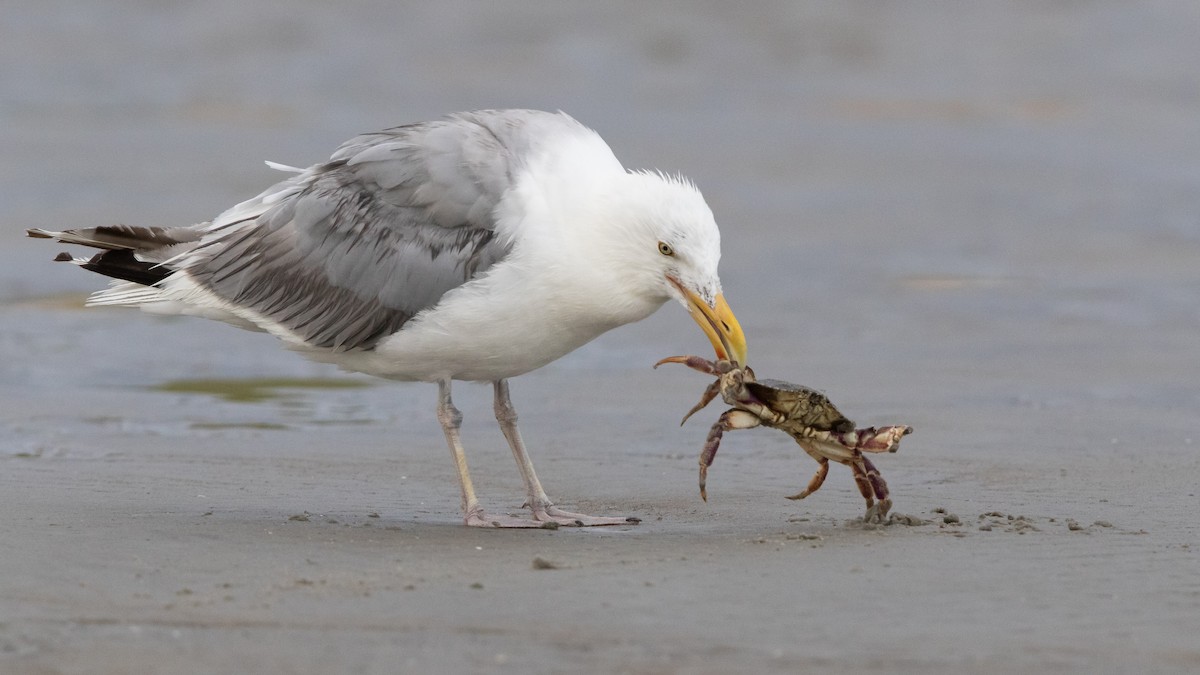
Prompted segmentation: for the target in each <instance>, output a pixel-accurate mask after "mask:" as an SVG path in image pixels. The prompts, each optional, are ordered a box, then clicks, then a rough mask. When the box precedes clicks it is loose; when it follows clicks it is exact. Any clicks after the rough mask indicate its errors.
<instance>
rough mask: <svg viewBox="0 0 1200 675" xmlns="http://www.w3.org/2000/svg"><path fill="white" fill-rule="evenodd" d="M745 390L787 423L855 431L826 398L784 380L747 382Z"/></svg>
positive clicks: (817, 428)
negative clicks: (782, 416)
mask: <svg viewBox="0 0 1200 675" xmlns="http://www.w3.org/2000/svg"><path fill="white" fill-rule="evenodd" d="M746 389H747V390H749V391H750V393H751V394H752V395H753V396H754V397H755V398H757V399H758V400H759V401H762V402H763V403H764V404H766V406H767V407H768V408H770V409H771V410H774V411H775V412H778V413H782V414H784V415H786V416H787V418H788V421H789V422H794V423H799V424H800V425H802V426H805V427H811V428H813V429H816V430H818V431H836V432H847V431H854V429H855V426H854V422H852V421H850V420H849V419H847V418H846V416H845V415H843V414H842V413H841V412H840V411H839V410H838V409H837V408H835V407H834V406H833V403H831V402H830V401H829V398H827V397H826V396H825V394H822V393H821V392H819V391H817V390H815V389H809V388H808V387H804V386H801V385H798V384H793V383H791V382H784V381H783V380H758V381H757V382H746Z"/></svg>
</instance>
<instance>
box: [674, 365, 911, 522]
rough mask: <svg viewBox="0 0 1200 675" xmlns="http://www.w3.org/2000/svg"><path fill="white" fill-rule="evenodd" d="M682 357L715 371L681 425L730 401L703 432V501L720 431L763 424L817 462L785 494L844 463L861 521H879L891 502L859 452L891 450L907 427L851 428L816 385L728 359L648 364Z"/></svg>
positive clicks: (812, 485)
mask: <svg viewBox="0 0 1200 675" xmlns="http://www.w3.org/2000/svg"><path fill="white" fill-rule="evenodd" d="M664 363H682V364H683V365H686V366H687V367H689V368H692V369H693V370H698V371H700V372H702V373H707V374H709V375H715V376H716V377H717V380H716V381H715V382H713V383H712V384H710V385H708V388H707V389H706V390H705V391H704V395H703V396H701V398H700V402H699V403H697V404H696V405H695V406H694V407H693V408H692V409H691V410H689V411H688V413H687V414H686V415H684V416H683V421H682V422H680V425H681V426H682V425H683V423H684V422H687V421H688V418H689V417H691V416H692V415H693V414H694V413H696V412H697V411H698V410H700V409H702V408H704V406H706V405H708V404H709V403H710V402H711V401H712V400H713V399H714V398H716V397H717V396H718V395H720V396H721V398H722V399H723V400H724V401H725V402H726V403H728V404H729V405H731V406H733V407H732V408H730V409H729V410H726V411H725V412H723V413H721V416H720V417H719V418H718V419H717V422H716V424H714V425H713V426H712V429H711V430H710V431H709V432H708V438H707V439H706V440H705V442H704V450H703V451H702V452H701V453H700V497H701V498H702V499H704V501H708V491H707V489H706V487H705V484H706V482H707V479H708V467H710V466H712V463H713V460H714V459H715V458H716V456H717V448H718V447H719V446H720V445H721V437H722V435H723V434H724V433H725V432H726V431H732V430H735V429H752V428H754V427H757V426H760V425H762V426H767V427H772V428H775V429H779V430H780V431H783V432H784V433H787V434H788V435H790V436H791V437H792V438H793V439H795V440H796V443H798V444H799V445H800V447H801V448H804V451H805V452H807V453H808V454H809V456H811V457H812V458H813V459H815V460H817V463H818V464H820V466H819V467H818V468H817V473H816V475H814V476H813V477H812V480H810V481H809V483H808V487H807V488H805V489H804V490H803V491H801V492H799V493H797V494H794V495H791V496H789V497H788V499H804V498H805V497H807V496H809V495H811V494H812V493H814V492H816V491H817V490H818V489H820V487H821V485H822V484H823V483H824V482H825V476H826V475H827V474H828V473H829V461H830V460H833V461H835V462H837V463H839V464H845V465H846V466H848V467H850V469H851V470H852V471H853V472H854V482H855V483H856V484H857V485H858V490H859V492H861V493H862V496H863V499H865V500H866V502H867V512H866V515H865V516H864V518H863V519H864V520H865V521H866V522H880V521H882V520H883V519H884V518H885V517H886V516H887V512H888V510H890V509H891V507H892V500H891V499H890V498H889V493H888V487H887V483H886V482H884V480H883V476H881V475H879V470H878V469H876V468H875V465H874V464H873V463H872V462H871V460H870V459H867V458H866V457H865V456H864V455H863V453H864V452H876V453H883V452H896V450H898V449H899V447H900V439H901V438H903V437H904V436H907V435H908V434H910V433H912V427H909V426H902V425H893V426H885V427H865V428H862V429H859V428H856V427H855V425H854V422H851V421H850V420H849V419H847V418H846V416H845V415H842V413H841V412H840V411H838V409H837V408H836V407H834V405H833V403H831V402H830V401H829V399H828V398H827V397H826V396H825V395H824V394H822V393H821V392H819V391H816V390H814V389H809V388H808V387H803V386H800V385H798V384H793V383H791V382H784V381H782V380H765V379H764V380H759V379H757V378H755V376H754V371H753V370H751V369H750V368H749V367H748V366H741V365H738V364H737V363H736V362H732V361H725V360H720V361H709V360H708V359H705V358H702V357H699V356H670V357H667V358H665V359H663V360H661V361H659V362H658V363H656V364H654V367H655V368H657V367H659V366H661V365H662V364H664Z"/></svg>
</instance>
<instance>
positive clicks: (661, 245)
mask: <svg viewBox="0 0 1200 675" xmlns="http://www.w3.org/2000/svg"><path fill="white" fill-rule="evenodd" d="M658 252H659V253H661V254H663V255H665V256H674V255H675V249H673V248H671V245H670V244H668V243H667V242H665V241H660V242H658Z"/></svg>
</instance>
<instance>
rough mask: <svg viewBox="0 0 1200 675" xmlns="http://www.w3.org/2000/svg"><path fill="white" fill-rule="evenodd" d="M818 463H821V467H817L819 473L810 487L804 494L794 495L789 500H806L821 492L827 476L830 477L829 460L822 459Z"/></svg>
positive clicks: (811, 481)
mask: <svg viewBox="0 0 1200 675" xmlns="http://www.w3.org/2000/svg"><path fill="white" fill-rule="evenodd" d="M817 462H818V463H820V466H819V467H817V473H816V474H814V475H813V477H812V480H810V481H809V482H808V487H806V488H804V491H803V492H800V493H798V494H794V495H792V496H790V497H788V499H804V498H805V497H807V496H809V495H811V494H812V493H814V492H816V491H817V490H820V489H821V486H822V485H824V484H825V476H827V475H829V460H828V459H826V458H824V457H821V458H820V459H818V460H817Z"/></svg>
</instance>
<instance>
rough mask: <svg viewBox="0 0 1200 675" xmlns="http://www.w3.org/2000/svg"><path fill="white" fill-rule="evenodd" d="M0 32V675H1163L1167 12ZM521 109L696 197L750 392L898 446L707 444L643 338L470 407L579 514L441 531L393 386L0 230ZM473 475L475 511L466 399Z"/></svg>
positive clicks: (479, 440)
mask: <svg viewBox="0 0 1200 675" xmlns="http://www.w3.org/2000/svg"><path fill="white" fill-rule="evenodd" d="M4 15H5V20H4V21H3V22H0V82H2V83H3V84H2V85H0V120H2V121H3V123H2V124H0V143H2V144H3V147H4V152H3V153H2V154H0V235H2V236H3V239H4V242H5V244H4V246H2V247H0V512H2V513H3V517H0V542H3V544H2V546H0V549H2V550H0V672H3V673H20V674H26V673H28V674H37V675H49V674H52V673H53V674H57V673H62V674H68V673H89V674H90V673H114V674H115V673H131V672H138V673H200V672H204V673H214V672H222V673H249V672H256V673H395V672H403V673H433V672H437V673H476V672H487V673H493V672H494V673H508V672H512V673H517V672H520V673H567V672H570V673H592V672H594V673H636V674H655V675H657V674H668V673H727V672H756V673H794V672H806V673H807V672H811V673H859V672H865V673H1005V672H1039V673H1041V672H1045V673H1074V672H1086V673H1127V672H1156V673H1158V672H1164V673H1171V672H1179V673H1185V672H1196V671H1197V670H1200V637H1197V636H1200V524H1198V523H1197V519H1196V518H1194V517H1192V516H1193V510H1194V509H1195V508H1196V507H1197V505H1198V504H1200V502H1198V500H1197V492H1198V490H1200V488H1198V487H1197V485H1198V483H1200V456H1198V454H1197V448H1198V447H1200V434H1198V433H1197V431H1196V428H1195V419H1194V418H1195V415H1196V411H1197V410H1198V409H1200V388H1198V386H1197V380H1198V376H1200V339H1198V336H1200V133H1197V130H1198V128H1200V127H1198V126H1197V120H1198V119H1200V75H1198V74H1197V71H1196V68H1195V64H1196V63H1200V42H1197V41H1196V40H1195V35H1196V31H1197V29H1198V28H1200V15H1198V14H1197V12H1196V10H1195V8H1194V7H1193V5H1192V4H1191V3H1188V2H1158V3H1149V4H1142V5H1139V6H1138V8H1136V9H1135V8H1132V7H1128V6H1127V5H1126V4H1124V3H1118V2H1095V3H1061V4H1059V3H1056V4H1051V5H1041V4H1034V5H1028V6H1026V5H1022V6H1019V7H1015V8H1014V7H1010V6H1007V5H989V6H980V5H976V6H972V7H967V6H958V5H945V4H938V3H923V2H917V3H900V2H895V3H891V2H888V3H837V4H836V5H807V4H804V5H797V4H795V3H787V2H768V3H761V8H760V9H759V10H758V12H756V13H753V14H751V13H747V12H746V11H744V10H738V9H735V8H733V7H732V6H729V7H726V6H724V5H721V4H717V3H709V4H703V5H693V4H689V3H664V4H654V5H653V6H652V7H646V6H644V5H643V4H640V3H604V4H596V3H592V4H587V3H554V4H553V5H552V6H546V5H544V4H542V3H525V2H517V3H497V4H496V5H486V6H485V5H478V4H470V3H467V4H460V3H438V4H427V5H418V6H415V7H405V6H396V5H393V4H392V3H383V2H377V3H348V4H339V5H337V6H336V7H335V6H333V5H325V4H322V3H300V4H296V3H282V2H264V3H256V4H254V6H253V7H249V6H243V3H237V2H232V1H228V2H217V3H210V4H206V5H205V6H204V7H200V6H196V7H190V6H189V8H187V9H171V8H168V7H166V6H159V5H157V4H155V3H144V2H136V1H132V0H130V1H125V2H111V3H104V5H103V6H101V5H99V4H93V3H83V2H61V3H33V2H28V3H17V4H16V5H15V6H12V7H8V6H6V7H5V9H4ZM515 106H521V107H534V108H545V109H562V110H565V111H567V112H569V113H571V114H572V115H574V116H576V117H577V118H579V119H580V120H581V121H583V122H584V123H586V124H589V125H590V126H593V127H594V128H596V129H597V130H598V131H600V133H601V134H602V135H603V136H604V137H605V138H606V139H607V140H608V141H609V143H610V145H611V146H612V147H613V149H614V150H615V152H616V154H617V156H618V157H620V158H621V159H622V160H623V161H624V162H625V163H626V165H627V166H630V167H650V168H657V169H662V170H664V171H668V172H672V173H675V172H679V173H682V174H685V175H688V176H690V177H692V178H693V179H695V181H696V182H697V184H698V185H699V187H700V188H701V189H702V190H703V191H704V194H705V196H706V197H707V199H708V201H709V203H710V205H711V206H712V208H713V210H714V212H715V213H716V216H717V220H718V222H719V223H720V224H721V227H722V237H723V248H724V257H723V259H722V267H721V269H722V278H723V280H724V283H725V286H726V288H725V294H726V296H727V297H728V299H729V302H730V304H731V305H732V306H733V308H734V310H735V311H736V312H737V314H738V317H739V319H740V320H741V322H742V326H743V327H744V329H745V331H746V335H747V338H748V343H749V349H750V358H751V361H752V365H753V366H754V368H755V370H756V371H757V372H758V373H759V375H760V376H762V377H774V378H780V379H786V380H791V381H795V382H799V383H802V384H805V385H807V386H810V387H813V388H816V389H819V390H821V391H823V392H825V393H826V394H827V395H828V396H829V397H830V398H831V399H832V400H833V401H834V402H835V403H836V404H837V405H838V407H839V408H841V410H842V411H843V412H845V413H846V414H847V415H848V416H850V417H851V418H853V419H854V420H855V421H856V422H858V423H859V424H861V425H871V424H879V425H882V424H908V425H911V426H913V427H914V429H915V432H914V433H913V434H912V435H911V436H910V437H907V438H906V439H905V440H904V442H903V444H902V445H901V449H900V451H899V452H898V453H896V454H894V455H886V456H882V457H879V458H878V460H877V461H876V464H877V466H878V467H879V469H880V470H881V472H882V475H883V476H884V477H885V478H886V479H887V481H888V484H889V485H890V487H891V491H892V495H893V500H894V502H895V506H894V511H895V512H896V513H897V514H900V515H902V516H904V517H903V518H900V519H897V520H895V521H893V522H892V523H891V524H888V525H883V526H878V525H864V524H863V523H862V521H861V518H860V516H861V515H862V510H863V503H862V498H861V497H860V496H859V494H858V491H857V490H856V489H855V486H854V482H853V480H852V479H851V476H850V472H849V470H848V469H846V468H845V467H842V466H833V467H832V468H831V470H830V475H829V478H828V480H827V481H826V483H825V486H824V487H823V488H822V489H821V490H820V491H819V492H817V493H816V494H814V495H812V496H810V497H809V498H807V499H805V500H803V501H789V500H787V499H785V498H784V497H785V495H790V494H794V493H795V492H797V491H799V490H800V489H801V488H803V487H804V486H805V485H806V484H807V482H808V480H809V478H810V477H811V476H812V473H813V471H814V470H815V469H816V464H815V463H814V462H813V461H812V460H811V459H810V458H809V457H807V456H806V455H804V453H803V452H802V451H801V450H800V448H799V447H797V446H796V445H795V443H794V442H793V441H792V440H791V439H789V438H788V437H786V436H785V435H783V434H781V433H779V432H776V431H772V430H768V429H755V430H749V431H738V432H732V433H730V434H728V435H727V436H726V437H725V440H724V442H723V444H722V448H721V452H720V454H719V455H718V457H717V460H716V462H715V464H714V465H713V467H712V469H711V471H710V473H709V477H708V501H707V502H704V501H702V500H701V499H700V496H699V492H698V489H697V463H696V460H697V456H698V454H699V452H700V448H701V445H702V443H703V440H704V437H705V434H706V432H707V429H708V426H709V425H710V424H711V423H712V422H713V421H714V420H715V419H716V416H717V415H718V414H719V413H720V411H721V410H723V408H722V407H720V406H719V405H718V404H713V405H712V406H710V407H709V408H708V409H706V410H704V411H702V412H700V413H697V414H696V415H695V416H694V418H693V419H691V420H689V421H688V423H687V424H686V425H684V426H682V427H680V426H679V419H680V418H681V417H682V415H683V414H684V412H686V411H687V410H688V408H690V407H691V406H692V405H693V404H694V403H695V401H696V400H697V398H698V397H699V395H700V393H701V391H702V390H703V388H704V387H705V386H706V385H707V383H708V379H707V378H705V377H704V376H702V375H700V374H698V373H694V372H691V371H688V370H686V369H685V368H682V367H678V366H676V367H672V368H661V369H659V370H652V369H651V366H652V365H653V364H654V363H655V362H656V361H657V360H658V359H660V358H662V357H664V356H668V355H672V354H680V353H706V351H707V349H708V348H707V343H706V342H705V340H704V337H703V335H702V334H701V333H700V332H699V331H698V330H696V328H695V326H694V325H693V324H692V322H691V320H690V319H689V318H688V317H687V315H686V313H685V312H684V310H683V309H682V308H680V307H678V306H667V307H664V308H663V309H662V310H661V311H660V312H658V313H657V314H655V315H654V316H653V317H651V318H650V319H648V320H647V321H644V322H642V323H639V324H636V325H632V326H627V327H625V328H622V329H619V330H617V331H614V332H612V333H609V334H607V335H605V336H603V337H602V338H600V339H598V340H596V341H595V342H593V343H591V344H589V345H587V346H586V347H584V348H583V349H581V350H579V351H577V352H575V353H573V354H571V355H569V356H568V357H566V358H564V359H562V360H561V361H558V362H556V363H554V364H551V365H550V366H547V367H546V368H543V369H541V370H539V371H535V372H533V373H530V374H529V375H527V376H523V377H521V378H518V379H516V380H514V381H513V384H512V387H513V398H514V401H515V403H516V405H517V407H518V409H519V411H520V413H521V425H522V430H523V432H524V434H525V437H526V441H527V443H528V445H529V447H530V452H531V454H532V456H533V459H534V461H535V462H536V464H537V467H538V470H539V473H540V475H541V478H542V481H543V482H544V484H545V485H546V488H547V490H548V492H549V493H550V495H551V496H552V497H553V498H555V499H556V500H557V501H559V502H560V503H561V504H562V505H563V506H566V507H568V508H577V509H579V510H582V511H586V512H593V513H602V514H608V515H628V516H636V517H639V518H641V523H640V524H637V525H631V526H628V527H614V528H588V529H576V528H561V529H558V530H554V531H550V530H544V531H543V530H534V531H493V530H479V529H474V528H467V527H464V526H462V524H461V516H460V514H459V493H458V487H457V483H456V480H455V474H454V468H453V465H452V463H451V460H450V456H449V452H448V451H447V449H446V445H445V441H444V438H443V436H442V433H441V429H440V427H439V426H438V423H437V421H436V419H435V417H434V406H435V403H436V401H435V389H436V388H435V387H434V386H433V385H428V384H396V383H387V382H382V381H377V380H371V379H369V378H365V377H361V376H357V375H352V374H348V373H342V372H339V371H337V370H336V369H334V368H332V367H329V366H324V365H319V364H314V363H310V362H307V361H305V360H304V359H302V358H300V357H298V356H296V355H295V354H291V353H288V352H286V351H284V350H281V349H280V348H279V347H278V344H277V342H276V341H275V340H274V339H273V338H270V337H268V336H265V335H259V334H250V333H246V332H242V331H238V330H237V329H234V328H231V327H228V326H224V325H219V324H213V323H208V322H204V321H200V320H185V319H164V318H158V317H152V316H148V315H144V314H140V313H137V312H131V311H122V310H115V309H85V308H84V307H83V301H84V299H85V297H86V295H87V293H88V292H90V291H92V290H96V289H98V288H101V287H103V285H104V282H103V280H101V279H99V278H98V277H95V276H94V275H90V274H87V273H85V272H83V271H81V270H78V269H75V268H73V267H71V266H68V265H55V264H53V263H52V262H51V259H52V258H53V256H54V254H56V253H57V252H58V251H59V250H62V248H63V247H61V245H53V244H50V243H48V242H46V241H35V240H29V239H25V238H24V235H23V232H24V229H25V228H27V227H41V228H47V229H62V228H64V227H72V226H88V225H98V224H105V223H116V222H124V223H130V224H140V225H171V224H183V223H191V222H199V221H203V220H207V219H209V218H211V217H213V216H214V215H215V214H216V213H217V212H219V211H221V210H222V209H224V208H225V207H227V206H230V205H232V204H233V203H236V202H237V201H239V200H241V199H245V198H247V197H250V196H252V195H254V194H256V193H257V192H259V191H260V190H261V189H263V188H265V187H266V186H268V185H269V184H271V183H272V182H273V181H275V180H277V179H278V178H279V174H277V173H275V172H272V171H271V170H270V169H268V168H267V167H266V166H265V165H263V160H273V161H278V162H282V163H285V164H293V165H308V164H311V163H315V162H318V161H321V160H322V159H324V158H326V157H327V156H328V155H329V153H330V152H331V151H332V150H333V149H334V148H335V147H336V146H337V144H338V143H340V142H341V141H343V140H345V139H346V138H349V137H350V136H352V135H354V134H356V133H359V132H363V131H370V130H375V129H379V128H383V127H386V126H391V125H396V124H401V123H405V122H411V121H417V120H422V119H428V118H432V117H436V116H438V115H441V114H443V113H445V112H448V111H452V110H463V109H472V108H483V107H515ZM455 395H456V403H457V404H458V406H459V407H460V408H461V409H462V411H463V413H464V415H465V425H464V441H465V443H466V447H467V450H468V456H469V458H470V460H471V466H472V471H473V474H474V475H475V477H476V487H477V488H478V490H479V491H480V494H481V497H482V498H483V499H484V500H485V501H486V502H487V503H488V504H489V505H490V506H491V507H492V508H495V509H498V510H501V511H505V512H513V513H516V512H519V511H520V506H521V503H520V500H521V497H522V494H521V482H520V479H519V476H518V474H517V471H516V468H515V467H514V466H513V462H512V458H511V455H510V453H509V450H508V448H507V446H506V445H505V443H504V439H503V438H502V436H501V435H500V433H499V431H498V429H497V428H496V425H495V421H494V419H493V418H492V411H491V391H490V389H489V388H488V387H483V386H475V385H459V386H458V388H457V389H456V391H455Z"/></svg>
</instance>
